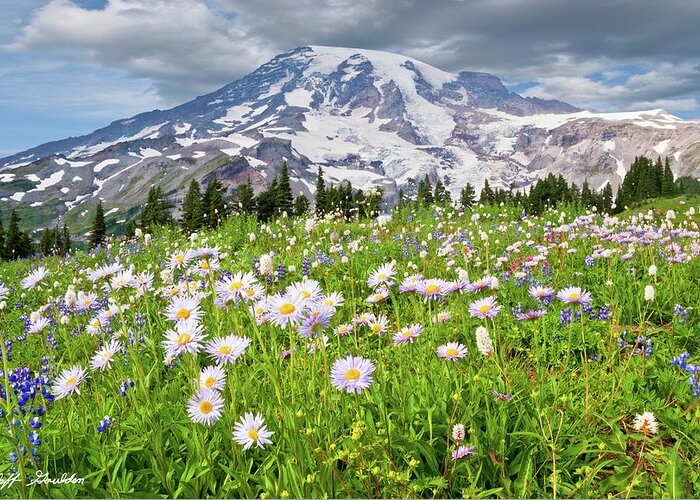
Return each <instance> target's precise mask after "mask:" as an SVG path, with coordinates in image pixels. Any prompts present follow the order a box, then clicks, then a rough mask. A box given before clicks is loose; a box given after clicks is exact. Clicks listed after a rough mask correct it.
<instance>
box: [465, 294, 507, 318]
mask: <svg viewBox="0 0 700 500" xmlns="http://www.w3.org/2000/svg"><path fill="white" fill-rule="evenodd" d="M501 308H502V306H499V305H498V304H497V303H496V297H486V298H484V299H478V300H475V301H474V302H472V303H471V305H470V306H469V314H470V315H472V316H474V317H476V318H481V319H486V318H495V317H496V315H497V314H498V313H499V312H500V311H501Z"/></svg>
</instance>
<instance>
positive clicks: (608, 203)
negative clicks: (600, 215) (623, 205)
mask: <svg viewBox="0 0 700 500" xmlns="http://www.w3.org/2000/svg"><path fill="white" fill-rule="evenodd" d="M602 205H603V212H605V213H608V214H611V213H612V205H613V190H612V186H611V185H610V183H609V182H608V183H607V184H605V187H604V188H603V202H602Z"/></svg>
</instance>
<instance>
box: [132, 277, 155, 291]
mask: <svg viewBox="0 0 700 500" xmlns="http://www.w3.org/2000/svg"><path fill="white" fill-rule="evenodd" d="M134 286H135V287H136V289H137V290H138V292H139V293H140V295H143V294H144V293H146V292H148V291H150V290H151V289H152V288H153V273H149V272H145V273H140V274H137V275H136V276H134Z"/></svg>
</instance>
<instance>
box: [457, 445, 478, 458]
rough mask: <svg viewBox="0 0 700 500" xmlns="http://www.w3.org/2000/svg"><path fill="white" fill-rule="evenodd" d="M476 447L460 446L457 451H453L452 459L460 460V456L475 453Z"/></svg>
mask: <svg viewBox="0 0 700 500" xmlns="http://www.w3.org/2000/svg"><path fill="white" fill-rule="evenodd" d="M475 448H476V447H475V446H459V447H458V448H457V449H456V450H455V451H453V452H452V460H459V459H460V458H464V457H468V456H469V455H473V454H474V449H475Z"/></svg>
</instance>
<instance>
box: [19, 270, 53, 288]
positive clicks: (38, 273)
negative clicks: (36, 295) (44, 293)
mask: <svg viewBox="0 0 700 500" xmlns="http://www.w3.org/2000/svg"><path fill="white" fill-rule="evenodd" d="M49 274H50V273H49V271H48V270H47V269H46V268H44V266H39V267H37V268H36V269H35V270H34V271H32V272H31V273H29V274H28V275H27V277H25V278H24V279H23V280H22V281H20V283H19V284H20V286H21V287H22V288H24V289H25V290H31V289H32V288H34V287H36V286H37V285H39V284H40V283H41V282H42V280H44V278H46V277H47V276H48V275H49Z"/></svg>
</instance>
